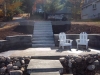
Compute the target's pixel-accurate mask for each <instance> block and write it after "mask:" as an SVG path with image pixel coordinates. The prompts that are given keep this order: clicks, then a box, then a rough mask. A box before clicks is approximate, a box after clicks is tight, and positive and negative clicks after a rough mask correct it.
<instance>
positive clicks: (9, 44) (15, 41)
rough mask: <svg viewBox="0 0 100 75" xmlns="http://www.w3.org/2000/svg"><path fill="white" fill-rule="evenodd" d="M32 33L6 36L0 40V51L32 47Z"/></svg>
mask: <svg viewBox="0 0 100 75" xmlns="http://www.w3.org/2000/svg"><path fill="white" fill-rule="evenodd" d="M31 37H32V35H16V36H7V37H6V40H0V52H2V51H4V50H8V49H20V48H27V47H32V46H31V45H32V41H31Z"/></svg>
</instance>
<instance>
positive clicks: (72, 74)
mask: <svg viewBox="0 0 100 75" xmlns="http://www.w3.org/2000/svg"><path fill="white" fill-rule="evenodd" d="M63 75H73V74H63Z"/></svg>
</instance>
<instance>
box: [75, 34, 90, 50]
mask: <svg viewBox="0 0 100 75" xmlns="http://www.w3.org/2000/svg"><path fill="white" fill-rule="evenodd" d="M88 41H89V39H88V35H87V33H86V32H82V33H80V36H79V39H76V42H77V49H78V46H79V45H86V49H88Z"/></svg>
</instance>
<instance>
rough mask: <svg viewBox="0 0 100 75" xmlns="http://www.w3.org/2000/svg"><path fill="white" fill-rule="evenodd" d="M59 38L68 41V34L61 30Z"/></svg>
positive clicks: (64, 41)
mask: <svg viewBox="0 0 100 75" xmlns="http://www.w3.org/2000/svg"><path fill="white" fill-rule="evenodd" d="M59 40H63V41H60V42H61V43H66V34H65V33H64V32H61V33H60V34H59Z"/></svg>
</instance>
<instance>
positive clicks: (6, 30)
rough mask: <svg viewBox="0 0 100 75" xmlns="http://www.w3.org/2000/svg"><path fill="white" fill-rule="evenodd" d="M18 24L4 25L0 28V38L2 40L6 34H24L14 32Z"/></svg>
mask: <svg viewBox="0 0 100 75" xmlns="http://www.w3.org/2000/svg"><path fill="white" fill-rule="evenodd" d="M17 26H18V25H6V26H4V27H2V28H0V40H4V39H5V38H6V36H13V35H24V34H23V33H19V32H15V31H14V29H15V28H16V27H17Z"/></svg>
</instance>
